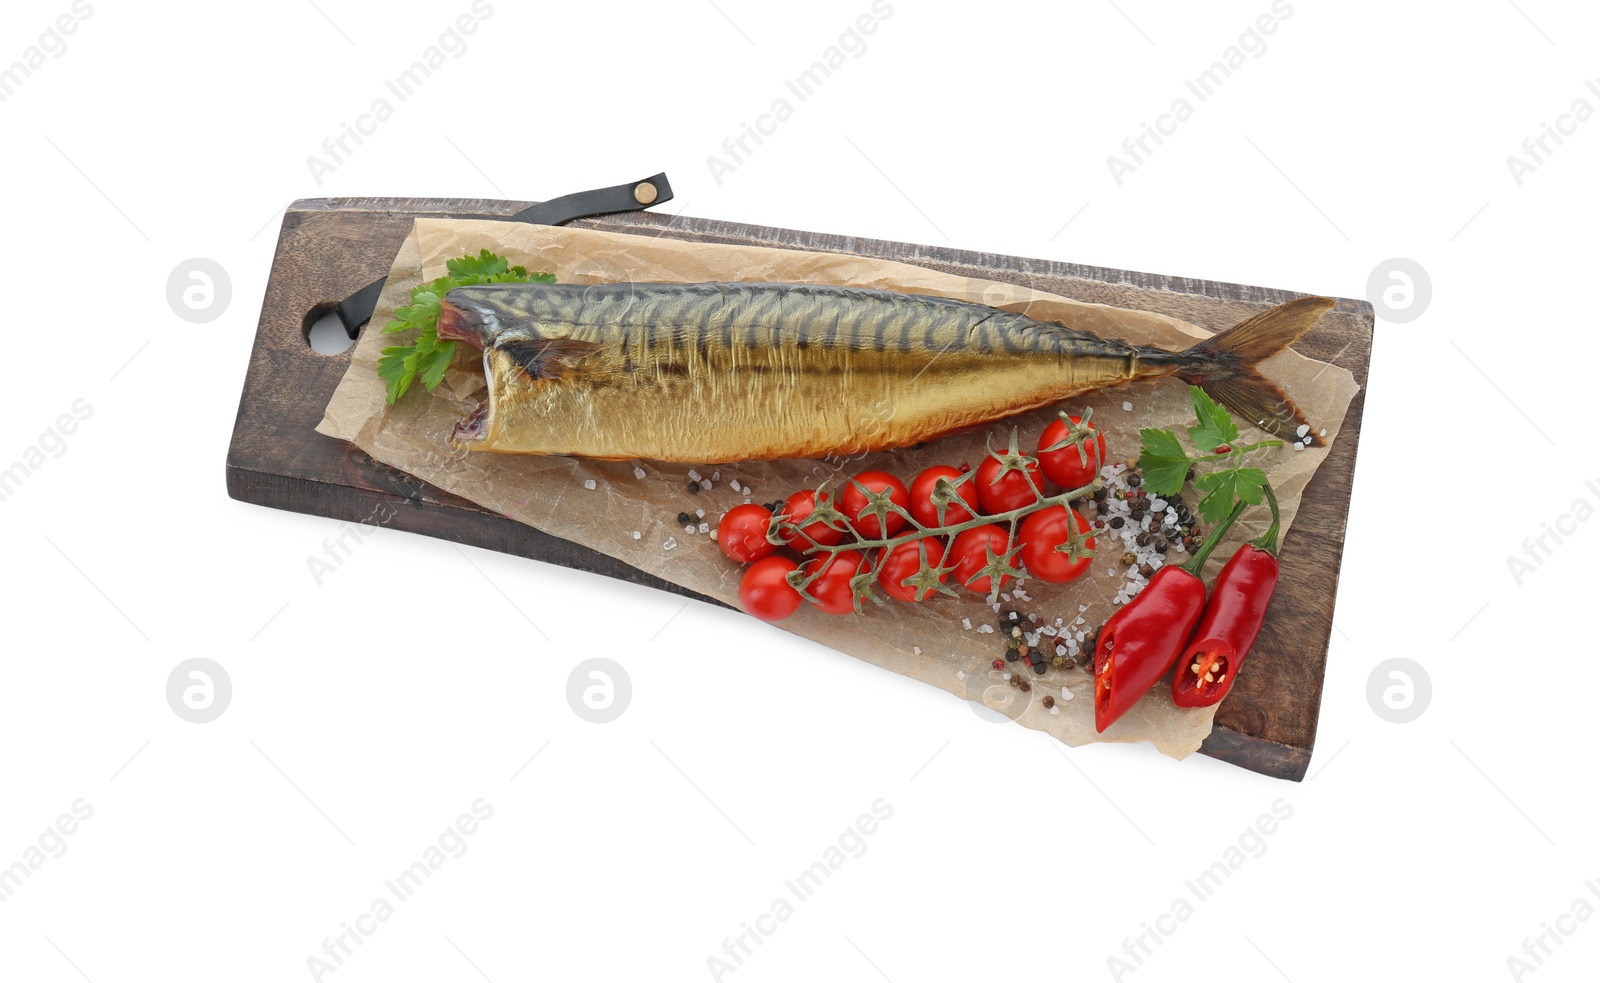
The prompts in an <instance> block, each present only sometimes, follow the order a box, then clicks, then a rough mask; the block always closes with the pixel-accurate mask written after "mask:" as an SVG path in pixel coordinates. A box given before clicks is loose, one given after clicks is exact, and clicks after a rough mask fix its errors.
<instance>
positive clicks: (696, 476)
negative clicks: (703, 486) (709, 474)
mask: <svg viewBox="0 0 1600 983" xmlns="http://www.w3.org/2000/svg"><path fill="white" fill-rule="evenodd" d="M689 480H690V481H699V480H700V472H698V471H696V470H695V469H694V468H690V469H689Z"/></svg>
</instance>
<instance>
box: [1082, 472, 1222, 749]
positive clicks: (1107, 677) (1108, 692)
mask: <svg viewBox="0 0 1600 983" xmlns="http://www.w3.org/2000/svg"><path fill="white" fill-rule="evenodd" d="M1243 511H1244V503H1243V502H1238V503H1236V504H1235V505H1234V507H1233V511H1232V512H1231V513H1229V514H1228V518H1227V521H1225V522H1223V523H1221V524H1220V525H1218V526H1217V527H1216V528H1215V529H1213V530H1211V534H1210V535H1209V536H1207V537H1206V539H1205V542H1203V543H1201V544H1200V547H1199V548H1198V549H1196V550H1195V553H1194V556H1193V557H1192V558H1190V560H1189V562H1188V563H1185V564H1184V565H1183V566H1170V567H1162V568H1161V569H1160V570H1157V571H1156V575H1155V576H1154V577H1152V578H1150V582H1149V583H1148V584H1146V585H1145V588H1144V590H1142V591H1140V592H1139V595H1138V596H1137V597H1135V598H1134V599H1133V600H1131V601H1129V602H1128V603H1127V604H1124V605H1123V606H1122V610H1120V611H1118V612H1117V613H1116V614H1113V615H1112V616H1111V617H1110V619H1108V620H1107V621H1106V623H1105V626H1104V627H1103V628H1101V629H1100V638H1099V640H1098V641H1097V642H1096V644H1095V649H1094V680H1095V683H1094V729H1095V730H1096V731H1101V732H1103V731H1104V730H1105V729H1106V728H1107V727H1110V726H1111V724H1112V723H1113V722H1115V721H1116V720H1117V718H1118V717H1121V716H1122V715H1123V714H1125V713H1127V712H1128V711H1129V710H1130V709H1131V708H1132V707H1133V705H1134V704H1135V703H1138V702H1139V699H1140V697H1142V696H1144V694H1145V693H1147V692H1149V690H1150V687H1152V686H1154V685H1155V684H1156V682H1157V681H1158V680H1160V679H1161V677H1162V675H1164V674H1165V673H1166V671H1167V670H1168V669H1171V668H1172V663H1173V662H1174V661H1176V660H1177V658H1178V655H1179V654H1180V653H1182V652H1183V645H1184V642H1186V641H1188V639H1189V636H1190V635H1191V634H1192V633H1193V632H1194V626H1195V622H1197V621H1199V620H1200V612H1201V611H1202V610H1203V609H1204V608H1205V604H1206V585H1205V581H1203V580H1201V579H1200V571H1201V570H1202V569H1203V568H1204V567H1205V565H1206V560H1207V559H1208V558H1210V556H1211V551H1212V550H1214V549H1216V548H1217V544H1218V543H1220V542H1221V541H1222V537H1223V535H1224V534H1226V533H1227V531H1228V529H1229V527H1231V526H1232V525H1233V522H1234V520H1235V519H1237V518H1239V513H1241V512H1243Z"/></svg>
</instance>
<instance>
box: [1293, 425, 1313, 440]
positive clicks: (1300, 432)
mask: <svg viewBox="0 0 1600 983" xmlns="http://www.w3.org/2000/svg"><path fill="white" fill-rule="evenodd" d="M1310 432H1311V424H1309V423H1302V424H1300V425H1299V426H1298V427H1295V428H1294V435H1295V436H1296V437H1304V436H1305V435H1306V434H1308V433H1310Z"/></svg>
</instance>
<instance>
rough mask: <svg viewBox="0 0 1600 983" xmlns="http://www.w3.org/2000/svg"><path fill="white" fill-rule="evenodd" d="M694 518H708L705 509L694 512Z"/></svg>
mask: <svg viewBox="0 0 1600 983" xmlns="http://www.w3.org/2000/svg"><path fill="white" fill-rule="evenodd" d="M694 517H695V518H696V519H704V518H705V517H706V510H705V509H695V510H694Z"/></svg>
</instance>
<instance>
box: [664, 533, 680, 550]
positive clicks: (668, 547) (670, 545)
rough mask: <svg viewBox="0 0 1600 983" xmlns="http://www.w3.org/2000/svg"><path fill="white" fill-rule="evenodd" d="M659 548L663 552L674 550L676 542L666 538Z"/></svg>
mask: <svg viewBox="0 0 1600 983" xmlns="http://www.w3.org/2000/svg"><path fill="white" fill-rule="evenodd" d="M661 548H662V549H664V550H675V549H677V548H678V541H677V540H676V539H674V538H673V537H671V536H668V537H667V541H666V542H664V543H662V544H661Z"/></svg>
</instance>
